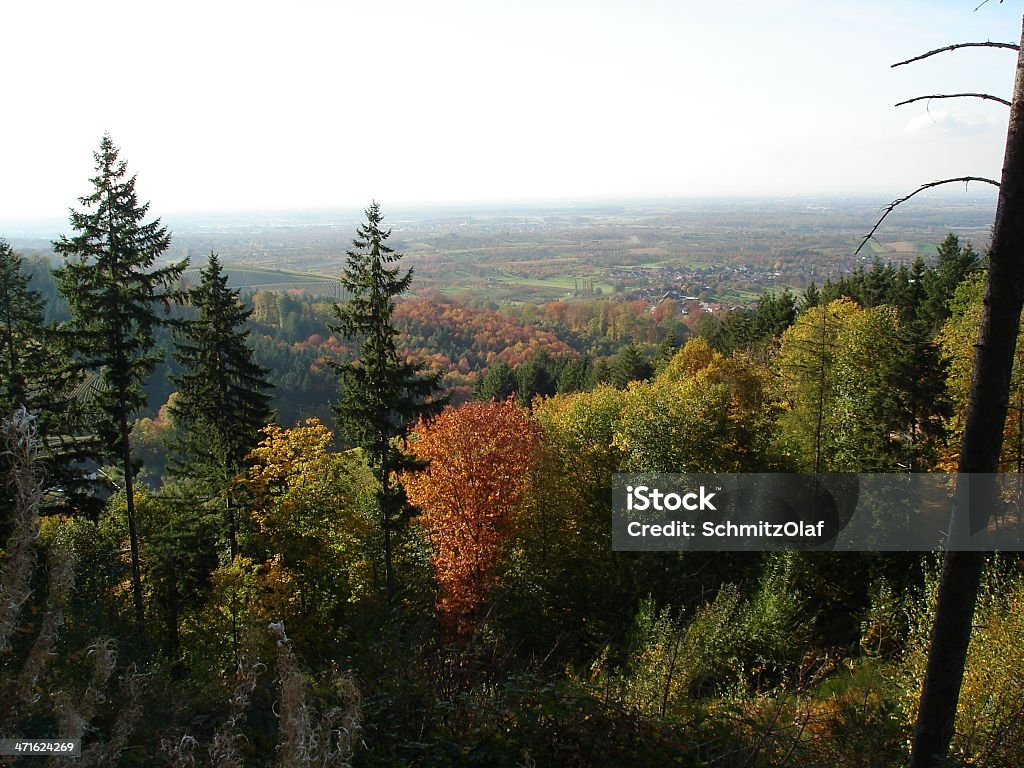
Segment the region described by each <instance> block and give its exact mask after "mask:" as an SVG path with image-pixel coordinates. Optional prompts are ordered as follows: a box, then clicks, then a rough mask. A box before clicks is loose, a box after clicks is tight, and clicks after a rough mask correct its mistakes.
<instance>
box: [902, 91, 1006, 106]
mask: <svg viewBox="0 0 1024 768" xmlns="http://www.w3.org/2000/svg"><path fill="white" fill-rule="evenodd" d="M965 98H973V99H988V100H989V101H998V102H999V103H1000V104H1005V105H1006V106H1010V102H1008V101H1007V100H1006V99H1003V98H1000V97H999V96H993V95H992V94H989V93H933V94H931V95H930V96H915V97H914V98H912V99H907V100H906V101H901V102H898V103H897V104H896V106H897V107H902V106H903V105H904V104H913V103H914V102H915V101H925V100H927V99H965Z"/></svg>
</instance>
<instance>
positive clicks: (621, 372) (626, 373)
mask: <svg viewBox="0 0 1024 768" xmlns="http://www.w3.org/2000/svg"><path fill="white" fill-rule="evenodd" d="M653 375H654V369H653V368H652V367H651V364H650V363H648V362H647V361H646V360H644V359H643V358H642V357H640V353H639V352H637V350H636V347H634V346H633V345H632V344H627V345H626V346H624V347H623V348H622V349H620V350H619V351H618V353H617V354H616V355H615V357H614V358H612V363H611V383H612V386H614V387H615V388H616V389H625V388H626V387H627V386H628V385H629V382H631V381H639V380H643V379H649V378H651V376H653Z"/></svg>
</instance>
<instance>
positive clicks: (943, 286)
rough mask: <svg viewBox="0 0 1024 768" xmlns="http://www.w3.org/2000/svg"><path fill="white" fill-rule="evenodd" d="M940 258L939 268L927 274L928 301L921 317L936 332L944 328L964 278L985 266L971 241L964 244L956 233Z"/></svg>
mask: <svg viewBox="0 0 1024 768" xmlns="http://www.w3.org/2000/svg"><path fill="white" fill-rule="evenodd" d="M938 251H939V260H938V263H936V265H935V269H932V270H928V271H927V272H925V274H924V294H925V295H924V303H923V306H922V307H921V313H920V318H921V320H922V321H923V322H925V323H926V324H927V325H928V326H930V328H931V330H932V332H935V331H937V330H938V329H939V328H941V327H942V324H943V323H944V322H946V320H947V319H948V318H949V315H950V309H949V302H950V300H951V299H952V298H953V294H954V293H955V292H956V287H957V286H958V285H960V283H962V282H963V280H964V278H966V277H967V276H968V275H970V274H971V273H973V272H976V271H978V270H979V269H981V259H980V258H979V257H978V254H977V253H975V251H974V248H972V247H971V244H970V243H968V244H967V245H963V246H961V245H960V239H959V238H958V237H957V236H956V235H954V234H953V233H952V232H951V233H949V234H948V235H946V239H945V240H943V241H942V244H941V245H940V246H939V248H938Z"/></svg>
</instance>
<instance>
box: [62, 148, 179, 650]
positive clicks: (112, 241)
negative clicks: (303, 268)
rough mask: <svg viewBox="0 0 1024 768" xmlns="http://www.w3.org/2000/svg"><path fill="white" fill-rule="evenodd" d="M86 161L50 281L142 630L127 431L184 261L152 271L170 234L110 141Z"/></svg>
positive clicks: (141, 398)
mask: <svg viewBox="0 0 1024 768" xmlns="http://www.w3.org/2000/svg"><path fill="white" fill-rule="evenodd" d="M93 157H94V158H95V160H96V176H95V177H93V178H92V180H91V181H92V185H93V191H92V193H91V194H89V195H87V196H85V197H82V198H79V202H80V203H81V205H83V206H84V207H85V208H86V211H84V212H79V211H75V210H74V209H72V210H71V226H72V228H73V229H74V230H76V232H77V234H75V235H74V236H73V237H70V238H69V237H67V236H61V238H60V240H57V241H55V242H54V244H53V246H54V249H55V250H56V251H57V253H59V254H61V255H63V256H64V258H65V264H64V266H63V267H61V268H60V269H58V270H57V277H58V281H59V285H60V291H61V293H62V295H63V296H64V297H65V298H66V299H67V302H68V306H69V307H70V309H71V313H72V320H71V322H70V325H69V331H70V333H71V335H72V337H73V339H74V347H75V350H76V352H77V362H78V363H79V365H81V366H82V367H83V368H86V369H91V370H93V371H95V372H97V374H98V376H99V386H97V387H96V388H95V390H96V391H95V404H96V406H97V408H98V410H99V412H100V414H101V418H100V419H99V420H98V423H97V425H96V428H97V432H98V434H99V437H100V440H101V442H102V444H103V447H104V449H105V451H106V453H107V454H108V455H109V456H111V457H116V458H117V460H119V461H120V463H121V468H122V469H123V471H124V490H125V497H126V500H127V515H128V532H129V538H130V542H131V555H132V591H133V596H134V602H135V621H136V625H137V626H138V628H139V630H140V631H141V630H143V629H144V626H145V623H144V622H145V620H144V613H143V605H142V579H141V574H140V569H139V541H138V532H137V529H136V525H135V496H134V489H133V479H134V476H135V469H134V467H133V465H132V458H131V444H130V440H129V432H130V428H131V420H132V417H133V415H134V414H135V413H136V412H137V411H138V410H139V409H140V408H142V407H143V406H144V405H145V402H146V397H145V393H144V392H143V389H142V384H143V382H144V381H145V379H146V377H147V376H148V375H149V374H150V373H151V372H152V371H153V368H154V366H155V365H156V363H157V361H158V360H159V359H160V357H161V356H160V355H159V354H155V353H154V351H153V348H154V344H155V342H154V336H153V334H154V331H155V330H156V328H157V327H158V326H160V325H161V324H164V323H165V322H166V320H164V319H163V317H162V316H161V314H160V312H159V310H158V305H160V304H163V305H164V306H166V305H167V303H168V302H169V301H170V300H172V299H174V300H176V299H177V298H178V297H179V294H178V292H177V291H176V290H174V286H175V284H176V283H177V281H178V279H179V278H180V276H181V273H182V272H183V271H184V269H185V263H184V262H182V263H178V264H172V265H168V266H164V267H159V268H156V269H154V263H155V261H156V259H157V258H159V257H160V256H161V254H163V252H164V251H166V250H167V248H168V246H169V245H170V242H171V237H170V234H169V233H168V232H167V229H166V227H163V226H161V224H160V220H159V219H156V220H154V221H151V222H144V221H143V220H144V219H145V218H146V215H147V213H148V210H149V203H145V204H142V205H140V204H139V202H138V197H137V195H136V192H135V178H136V177H135V176H131V177H127V164H126V163H125V162H124V161H123V160H118V149H117V147H115V146H114V143H113V142H112V141H111V139H110V136H109V135H104V136H103V139H102V140H101V141H100V148H99V151H98V152H95V153H93Z"/></svg>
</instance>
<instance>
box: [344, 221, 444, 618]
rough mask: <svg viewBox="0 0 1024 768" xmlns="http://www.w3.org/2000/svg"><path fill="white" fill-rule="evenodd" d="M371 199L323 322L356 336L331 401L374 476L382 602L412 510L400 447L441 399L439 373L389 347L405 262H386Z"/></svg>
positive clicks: (391, 585)
mask: <svg viewBox="0 0 1024 768" xmlns="http://www.w3.org/2000/svg"><path fill="white" fill-rule="evenodd" d="M382 221H383V216H382V215H381V212H380V205H379V204H378V203H377V202H373V203H371V204H370V207H369V208H367V209H366V223H365V224H360V225H359V228H358V229H357V230H356V238H355V239H354V240H353V241H352V246H353V250H350V251H348V252H347V253H346V264H345V270H344V272H343V274H342V277H341V283H342V285H343V286H344V287H345V289H346V290H347V291H348V293H349V296H350V298H349V299H348V301H346V302H345V303H344V304H336V305H335V307H334V314H335V318H336V320H337V322H336V323H333V324H331V326H330V328H331V330H332V331H334V332H335V333H340V334H341V335H343V336H344V337H345V338H347V339H351V340H354V341H356V342H357V343H358V345H359V349H358V353H357V356H356V357H355V359H353V360H349V361H336V362H333V363H332V364H331V367H332V368H333V369H334V371H335V372H336V373H337V374H338V378H339V388H340V399H339V400H338V402H337V403H336V404H335V406H334V411H335V414H336V415H337V418H338V425H339V427H340V428H341V430H342V432H343V434H344V435H345V437H346V438H347V439H348V440H350V441H351V442H352V443H353V444H354V445H356V446H358V447H359V448H362V449H363V451H364V453H365V455H366V458H367V461H368V463H369V465H370V468H371V469H372V470H373V474H374V476H375V477H376V480H377V483H378V488H377V501H378V504H379V508H380V515H381V528H382V529H383V533H384V579H385V583H386V587H387V594H388V601H389V602H391V601H392V600H393V599H394V596H395V582H394V569H393V564H392V546H393V533H394V531H395V529H396V528H397V527H398V526H400V525H401V524H403V523H404V522H405V521H406V520H407V519H408V517H409V515H410V513H411V509H410V507H409V504H408V502H407V499H406V495H405V490H404V489H403V488H402V485H401V483H400V481H399V480H398V479H397V476H396V475H397V473H398V472H400V471H402V470H404V469H410V468H413V467H415V466H417V463H416V462H415V461H414V460H413V459H412V458H411V457H410V456H408V455H406V454H405V453H404V452H403V450H402V445H401V442H402V441H403V440H404V438H405V436H406V435H407V433H408V431H409V429H410V428H411V427H412V426H413V424H414V423H415V422H416V421H417V420H418V419H419V418H420V417H423V416H429V415H432V414H435V413H437V412H438V411H440V409H441V408H442V407H443V406H444V403H445V402H446V398H439V397H436V393H437V391H438V389H439V384H438V380H439V378H440V374H439V373H436V374H425V373H424V371H423V367H422V365H419V364H416V363H410V362H407V361H404V360H402V359H401V358H400V357H399V355H398V351H397V349H396V346H395V337H396V336H397V335H398V330H397V329H396V328H395V325H394V322H393V320H392V315H393V313H394V309H395V303H394V300H395V297H397V296H400V295H401V294H403V293H405V291H407V290H408V289H409V284H410V283H411V282H412V269H409V270H406V271H405V273H404V274H403V273H402V272H401V269H400V267H398V266H397V265H396V266H390V265H393V264H396V263H397V262H398V261H399V259H401V254H396V253H395V252H394V250H393V249H392V248H390V247H388V246H387V245H386V244H385V241H386V240H387V239H388V237H389V236H390V235H391V230H390V229H384V228H383V227H382V226H381V224H382Z"/></svg>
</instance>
